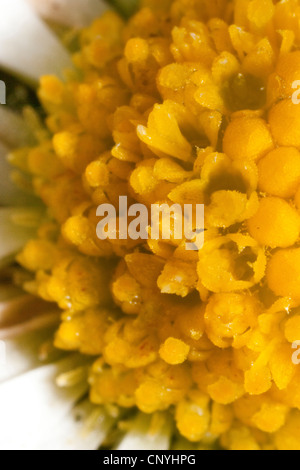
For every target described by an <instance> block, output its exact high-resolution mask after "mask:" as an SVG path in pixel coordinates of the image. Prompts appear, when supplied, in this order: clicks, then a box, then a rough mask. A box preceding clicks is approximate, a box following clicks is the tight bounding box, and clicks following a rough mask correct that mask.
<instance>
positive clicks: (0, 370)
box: [0, 328, 54, 428]
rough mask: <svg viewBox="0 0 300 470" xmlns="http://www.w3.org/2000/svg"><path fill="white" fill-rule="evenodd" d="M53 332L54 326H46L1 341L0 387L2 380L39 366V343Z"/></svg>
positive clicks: (47, 339)
mask: <svg viewBox="0 0 300 470" xmlns="http://www.w3.org/2000/svg"><path fill="white" fill-rule="evenodd" d="M53 334H54V328H50V329H49V328H47V329H42V330H39V332H38V334H37V332H36V331H35V332H31V333H27V334H25V335H21V336H19V337H18V338H14V339H8V340H7V339H6V340H5V341H4V342H3V343H2V344H3V345H4V351H5V358H4V360H3V358H2V361H0V389H1V383H2V382H4V381H7V380H10V379H12V378H14V377H17V376H18V375H20V374H24V373H25V372H28V371H30V370H33V369H36V368H37V367H40V366H41V361H40V358H39V354H40V348H41V345H42V344H43V343H45V342H47V341H49V340H50V339H52V338H53ZM0 422H1V420H0ZM0 428H1V425H0Z"/></svg>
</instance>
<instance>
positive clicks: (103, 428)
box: [37, 400, 115, 450]
mask: <svg viewBox="0 0 300 470" xmlns="http://www.w3.org/2000/svg"><path fill="white" fill-rule="evenodd" d="M89 421H92V423H91V427H90V428H89V424H88V423H89ZM114 421H115V420H114V419H113V418H112V417H111V416H109V415H108V414H107V412H106V411H105V410H104V408H102V407H95V406H94V405H92V404H91V403H90V402H89V400H85V401H84V402H82V403H80V404H79V405H77V406H76V407H75V408H74V410H72V413H69V414H68V415H67V416H66V417H65V419H64V420H63V422H62V423H61V425H60V428H59V429H58V430H57V433H56V434H55V435H54V436H48V438H47V440H45V441H43V442H41V443H40V445H39V448H38V449H37V450H96V449H98V448H99V447H100V446H101V444H102V443H103V441H104V439H105V438H106V436H107V434H108V433H109V431H110V430H111V428H112V426H113V424H114Z"/></svg>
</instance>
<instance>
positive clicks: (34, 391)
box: [0, 357, 86, 450]
mask: <svg viewBox="0 0 300 470" xmlns="http://www.w3.org/2000/svg"><path fill="white" fill-rule="evenodd" d="M77 361H78V357H72V358H67V359H64V360H62V361H59V362H58V363H56V364H52V365H49V366H45V367H40V368H39V369H36V370H34V371H31V372H27V373H25V374H23V375H21V376H18V377H16V378H14V379H12V380H9V381H7V382H4V383H3V384H1V385H0V416H1V420H0V449H1V450H36V449H39V448H40V447H41V445H42V444H43V443H44V442H47V438H49V439H50V438H51V439H53V436H55V435H57V436H59V434H60V433H59V429H60V427H61V426H62V424H63V422H64V420H66V419H67V417H68V415H69V414H70V413H71V411H72V409H73V407H74V405H75V403H76V402H77V401H78V400H79V398H80V397H82V396H83V394H84V393H85V392H86V384H84V383H82V384H80V385H78V386H76V387H73V388H72V389H59V388H58V387H57V386H56V385H55V378H56V376H57V375H58V374H60V373H63V372H64V371H66V370H69V369H71V368H72V367H76V363H77ZM51 436H52V437H51Z"/></svg>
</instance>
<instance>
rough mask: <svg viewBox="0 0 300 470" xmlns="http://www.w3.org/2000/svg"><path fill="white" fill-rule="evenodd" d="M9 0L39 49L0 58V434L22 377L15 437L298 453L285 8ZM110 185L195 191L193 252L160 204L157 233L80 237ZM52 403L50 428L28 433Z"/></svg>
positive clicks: (293, 11) (56, 443) (230, 2)
mask: <svg viewBox="0 0 300 470" xmlns="http://www.w3.org/2000/svg"><path fill="white" fill-rule="evenodd" d="M16 1H17V2H18V4H20V8H23V9H24V12H25V13H26V15H27V17H28V18H29V19H30V18H31V19H32V18H34V20H32V21H31V23H30V21H29V23H28V24H25V26H24V28H25V29H24V35H25V37H26V40H27V39H28V41H30V40H32V39H31V36H30V35H34V31H36V34H39V35H43V37H45V38H47V43H45V44H46V45H45V48H46V53H45V54H42V55H41V52H40V51H38V52H37V53H36V55H35V54H33V56H32V57H31V58H30V60H29V59H28V60H27V58H26V60H25V59H24V61H23V62H22V61H21V62H18V61H16V60H15V59H16V56H15V58H14V55H13V54H14V53H15V50H16V48H15V47H13V46H11V55H9V56H8V55H7V54H4V53H2V52H0V65H1V66H3V67H4V68H6V69H7V68H8V69H9V70H10V71H11V72H13V73H17V74H22V76H23V77H24V79H25V80H27V81H28V80H29V81H31V82H32V81H35V80H37V79H39V86H38V91H37V95H38V98H39V100H40V103H41V106H42V110H37V111H35V110H34V109H32V106H26V107H24V106H22V107H23V116H21V115H20V114H18V113H16V112H13V111H11V110H6V109H5V110H3V116H4V117H5V120H6V124H2V122H1V121H2V119H1V113H2V107H1V108H0V119H1V120H0V142H1V146H0V152H1V155H2V153H3V155H4V154H5V153H6V152H7V151H9V162H10V164H11V165H12V168H11V170H12V175H13V183H12V184H11V185H10V184H8V183H5V184H8V186H7V187H6V186H4V189H3V190H2V186H1V195H0V202H1V205H2V206H7V207H1V208H0V221H1V224H0V238H1V245H2V240H3V246H1V249H0V262H1V268H3V269H2V271H1V280H2V279H3V284H4V289H8V287H7V285H8V282H9V283H10V284H14V287H12V286H11V287H10V288H9V289H12V291H11V295H8V296H7V297H5V298H3V302H2V306H3V309H1V308H0V340H1V339H2V338H3V339H4V340H5V341H7V345H8V347H9V348H11V351H14V353H13V354H14V355H15V357H16V365H15V371H9V370H8V372H7V374H6V375H5V374H4V375H3V378H2V377H1V375H0V382H1V383H0V414H1V416H3V419H4V420H6V421H7V422H9V423H10V427H9V428H8V431H7V435H6V437H5V439H6V440H4V441H3V443H2V442H0V446H3V447H5V446H6V447H7V448H12V447H13V444H12V442H13V434H14V426H15V422H13V421H11V422H10V416H8V415H9V413H8V411H7V410H6V409H5V400H8V399H9V397H10V396H15V397H16V401H17V396H18V393H19V392H18V390H19V388H21V387H24V391H25V392H24V393H28V394H29V395H30V393H31V392H30V390H31V387H32V386H34V387H35V389H36V395H35V396H36V397H37V398H36V400H37V405H36V407H37V408H36V416H35V418H34V420H33V421H32V423H31V427H30V432H28V433H27V434H26V431H25V425H24V426H23V425H22V426H23V427H22V429H21V431H22V432H23V434H24V433H25V434H26V436H25V437H24V436H23V438H22V439H20V441H19V442H17V444H16V445H20V446H22V447H23V448H31V447H32V446H36V447H37V448H39V449H42V448H60V447H61V448H62V447H63V448H72V447H73V448H78V449H81V448H98V447H101V446H102V447H103V448H104V447H106V448H117V449H119V450H121V449H122V450H124V449H128V448H132V447H131V446H135V447H134V448H140V449H151V448H153V449H168V448H170V449H181V448H182V449H198V450H203V449H228V450H292V449H295V450H299V449H300V444H299V438H298V436H297V433H298V428H299V425H300V413H299V410H300V400H299V392H298V384H299V378H300V370H299V368H297V366H296V364H294V363H293V361H292V354H293V344H294V342H297V341H299V340H300V311H299V307H300V282H299V281H300V267H299V266H300V248H299V234H300V214H299V210H300V131H299V129H300V107H299V105H296V104H295V103H294V102H293V99H292V96H293V94H294V93H295V86H294V83H295V82H296V81H297V80H300V51H299V50H298V49H299V40H300V30H299V24H300V23H299V15H300V9H299V7H300V5H299V1H298V0H282V1H272V0H264V1H261V0H260V1H258V0H221V1H218V0H140V2H138V5H137V4H136V3H135V5H134V7H135V8H134V9H132V10H130V11H129V10H128V5H129V4H127V6H126V5H125V6H126V8H125V9H124V4H125V3H126V2H121V1H120V2H117V1H116V2H111V3H113V4H114V5H115V7H116V9H112V8H111V7H109V6H107V5H104V4H102V2H94V1H93V0H89V2H86V5H85V6H83V4H84V3H85V2H80V1H79V0H76V5H77V4H78V8H79V5H81V3H82V10H80V11H81V15H78V14H75V13H76V11H75V12H73V13H72V15H71V16H70V17H69V16H68V15H67V14H66V11H67V7H68V5H69V4H70V2H69V0H64V1H63V0H60V1H59V5H60V8H61V10H60V11H61V12H60V13H59V12H56V13H55V9H54V10H53V2H52V1H49V2H39V3H37V2H35V1H33V0H30V2H29V3H30V4H31V7H30V8H29V6H28V4H27V3H26V2H24V1H21V0H16ZM42 3H43V4H44V5H45V4H48V8H46V7H45V8H42ZM123 3H124V4H123ZM99 4H101V5H99ZM120 5H121V7H120ZM33 8H36V9H37V11H38V14H39V15H42V16H43V17H44V18H46V21H47V22H48V25H49V22H50V24H51V27H49V26H47V25H46V23H45V22H44V20H41V19H40V18H39V16H38V14H37V13H36V11H35V10H33ZM75 10H76V9H75ZM100 10H101V11H100ZM102 11H103V14H102ZM9 15H10V16H11V17H12V18H13V19H14V15H13V13H12V11H11V10H10V9H9V8H8V17H9ZM12 21H13V20H12ZM30 24H32V28H33V29H30ZM53 24H54V26H53ZM58 24H60V26H59V27H58ZM62 25H63V26H62ZM21 28H22V24H20V29H21ZM7 29H8V28H4V26H3V25H2V22H1V20H0V41H1V40H2V36H3V38H5V40H6V41H7V43H8V44H11V43H10V41H9V36H8V33H7ZM3 40H4V39H3ZM14 40H15V38H14ZM37 49H38V48H37ZM48 51H49V54H48ZM19 54H20V52H19ZM56 57H57V61H56V60H54V64H52V63H51V61H52V62H53V58H54V59H55V58H56ZM33 62H34V67H33V66H32V64H33ZM29 104H30V103H29ZM7 123H9V124H10V125H7ZM5 126H6V127H5ZM10 128H12V129H16V128H18V129H19V131H18V133H15V132H13V130H12V129H10ZM6 129H7V130H6ZM2 146H3V149H2ZM2 165H3V171H5V172H6V173H5V174H6V175H7V174H8V173H9V172H10V169H9V167H8V164H7V162H6V161H4V158H3V163H2V160H1V169H2ZM13 184H14V185H15V187H14V186H13ZM1 185H2V183H1ZM17 186H18V187H19V190H17V189H16V188H17ZM20 191H23V192H24V193H23V194H26V196H25V195H24V196H23V197H21V200H22V204H21V205H22V207H17V206H18V205H19V206H20V204H19V201H20ZM2 193H3V196H2ZM21 194H22V193H21ZM122 196H123V197H124V196H126V198H127V199H128V203H129V204H130V205H132V204H143V205H145V206H146V208H147V209H150V207H151V205H153V204H165V205H166V207H170V208H171V206H173V204H177V205H179V207H182V208H183V207H184V205H186V204H191V205H195V204H204V206H205V215H204V220H205V227H204V228H205V241H204V245H203V247H201V248H200V249H199V250H198V251H189V250H187V249H186V248H185V244H186V239H185V237H184V236H182V239H180V240H179V239H177V238H176V236H175V223H176V215H173V219H172V220H171V224H170V232H171V236H170V239H166V237H163V236H162V234H161V231H159V236H158V237H157V238H156V239H154V238H148V239H147V240H146V239H142V238H139V239H134V240H133V239H126V238H124V237H122V236H114V237H111V238H109V237H108V238H107V239H105V240H104V239H103V240H102V239H100V238H99V237H98V236H97V224H98V222H99V217H97V207H98V206H99V205H102V204H110V205H112V206H114V207H115V208H116V209H117V208H118V205H119V198H120V197H122ZM2 197H3V200H2ZM25 199H26V200H25ZM15 201H18V202H15ZM121 218H122V214H121V213H119V212H117V222H118V224H117V226H116V230H115V232H117V233H116V234H117V235H120V233H118V231H119V232H120V226H121V224H119V222H120V220H121ZM128 223H129V221H128ZM193 228H195V227H193ZM116 234H114V235H116ZM2 272H3V274H2ZM5 282H6V284H5ZM0 292H1V291H0ZM30 312H31V313H30ZM22 348H24V349H26V350H30V351H31V352H30V357H31V359H30V361H33V362H32V364H33V365H30V364H29V362H27V361H26V360H25V359H24V360H23V362H22V361H20V359H18V358H19V356H20V351H22ZM18 351H19V352H18ZM39 356H40V357H41V358H44V360H45V365H44V366H43V367H39V368H37V363H38V357H39ZM31 367H32V369H33V370H30V369H31ZM55 380H56V385H54V383H53V382H54V381H55ZM39 390H40V392H39ZM26 391H28V392H26ZM39 393H41V394H43V399H42V400H40V401H39V400H38V394H39ZM35 396H33V397H32V407H33V408H32V413H33V414H34V413H35V411H34V407H35V403H34V400H35ZM52 403H54V404H55V405H54V406H55V409H53V413H52V414H53V416H52V417H51V421H50V423H49V426H50V425H51V429H53V430H55V429H56V428H57V427H58V426H59V423H60V422H61V421H62V420H63V418H64V417H65V424H64V426H62V428H61V431H60V432H59V433H58V434H59V435H58V437H57V438H56V439H54V438H53V439H52V440H51V439H48V440H47V439H46V438H45V437H44V435H43V433H42V435H41V437H40V438H39V439H38V442H37V443H36V444H35V440H36V437H35V433H37V428H38V427H39V426H40V423H41V422H43V418H44V416H46V414H47V410H48V409H49V407H50V406H52V405H51V404H52ZM19 408H20V410H19ZM21 408H22V407H21V405H20V406H19V405H18V413H20V414H21V413H22V410H21ZM25 411H26V415H24V416H25V417H24V419H25V420H30V412H29V411H28V410H25ZM72 411H73V412H75V413H78V415H79V417H81V418H82V419H81V421H82V422H83V423H84V425H83V428H84V430H85V432H83V434H82V430H80V429H79V424H78V423H77V425H76V426H75V424H74V422H73V419H72V418H71V412H72ZM38 415H39V416H40V418H41V421H39V419H40V418H39V417H38ZM1 419H2V418H1ZM79 421H80V420H79ZM72 423H73V424H72ZM43 426H45V423H43ZM0 431H1V428H0ZM21 431H20V433H21ZM68 433H69V435H70V439H69V440H68V439H67V434H68Z"/></svg>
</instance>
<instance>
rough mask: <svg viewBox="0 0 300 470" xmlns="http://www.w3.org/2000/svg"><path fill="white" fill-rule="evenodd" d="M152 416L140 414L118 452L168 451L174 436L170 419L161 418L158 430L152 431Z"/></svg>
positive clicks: (166, 417)
mask: <svg viewBox="0 0 300 470" xmlns="http://www.w3.org/2000/svg"><path fill="white" fill-rule="evenodd" d="M151 420H152V415H151V416H149V415H143V414H142V413H140V414H138V415H137V417H136V419H135V420H134V422H133V423H132V424H131V425H130V430H129V431H128V432H127V433H126V434H125V436H124V437H123V439H122V440H121V442H120V443H119V445H118V447H117V448H116V450H168V449H169V448H170V440H171V434H172V424H171V420H170V417H169V416H168V415H166V414H162V415H161V416H160V420H162V423H161V425H160V426H159V428H158V429H151V424H152V423H151Z"/></svg>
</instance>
